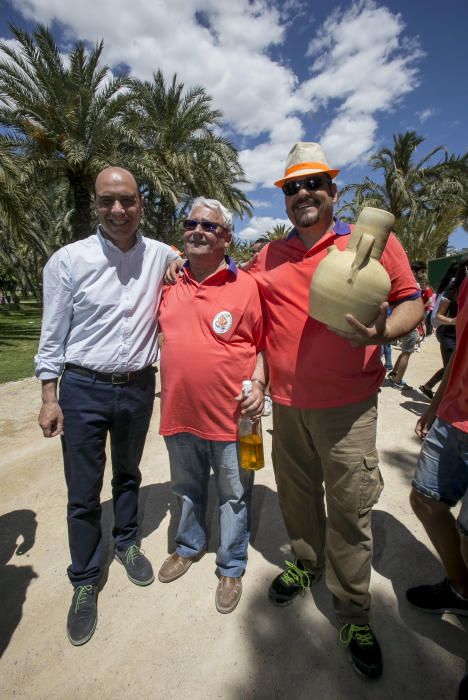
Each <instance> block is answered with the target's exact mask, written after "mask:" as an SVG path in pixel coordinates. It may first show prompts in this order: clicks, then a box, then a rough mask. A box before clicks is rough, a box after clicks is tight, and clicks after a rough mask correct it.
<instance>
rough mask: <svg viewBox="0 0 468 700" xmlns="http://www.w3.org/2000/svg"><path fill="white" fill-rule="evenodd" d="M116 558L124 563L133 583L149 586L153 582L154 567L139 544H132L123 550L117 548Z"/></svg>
mask: <svg viewBox="0 0 468 700" xmlns="http://www.w3.org/2000/svg"><path fill="white" fill-rule="evenodd" d="M115 558H116V559H117V561H119V562H120V563H121V564H122V565H123V567H124V568H125V571H126V572H127V576H128V578H129V579H130V581H131V582H132V583H135V584H136V585H137V586H149V585H150V583H153V581H154V573H153V567H152V566H151V562H150V561H149V560H148V559H147V558H146V557H145V555H144V554H143V552H142V551H141V549H140V548H139V547H138V545H136V544H132V545H130V547H129V548H128V549H126V550H125V551H122V552H120V551H119V550H118V549H116V550H115Z"/></svg>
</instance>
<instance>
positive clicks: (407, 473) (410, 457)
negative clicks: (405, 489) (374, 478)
mask: <svg viewBox="0 0 468 700" xmlns="http://www.w3.org/2000/svg"><path fill="white" fill-rule="evenodd" d="M414 442H415V443H417V446H418V447H420V446H421V445H422V443H421V441H420V440H419V438H417V437H416V435H415V436H414ZM379 456H380V463H381V465H382V467H381V468H382V469H383V475H384V478H385V468H386V467H389V468H392V469H393V468H397V469H399V470H400V471H401V472H402V475H403V476H404V477H405V479H406V480H407V481H408V483H411V481H412V479H413V477H414V472H415V469H416V463H417V459H418V457H417V455H415V454H414V452H408V451H407V450H401V449H400V450H398V449H395V450H379Z"/></svg>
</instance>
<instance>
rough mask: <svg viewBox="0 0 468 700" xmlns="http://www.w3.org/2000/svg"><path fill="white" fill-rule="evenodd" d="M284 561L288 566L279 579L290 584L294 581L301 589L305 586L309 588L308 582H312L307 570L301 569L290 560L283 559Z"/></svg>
mask: <svg viewBox="0 0 468 700" xmlns="http://www.w3.org/2000/svg"><path fill="white" fill-rule="evenodd" d="M284 563H285V564H286V566H287V567H288V568H287V569H286V571H284V573H283V575H282V576H281V580H282V581H284V583H285V584H286V585H288V586H290V585H291V584H294V583H295V584H296V585H298V586H300V587H301V588H302V589H303V590H305V589H306V588H310V584H311V583H312V582H311V580H310V576H309V574H308V573H307V571H303V570H302V569H300V568H299V567H298V566H297V565H296V564H293V563H292V562H291V561H285V562H284Z"/></svg>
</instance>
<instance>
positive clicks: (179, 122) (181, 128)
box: [124, 71, 251, 241]
mask: <svg viewBox="0 0 468 700" xmlns="http://www.w3.org/2000/svg"><path fill="white" fill-rule="evenodd" d="M132 98H133V99H132V101H131V102H130V103H129V104H128V105H127V109H126V114H125V118H124V124H125V125H126V127H127V130H128V131H130V130H132V129H133V130H134V131H135V132H137V133H138V137H139V141H138V144H136V146H133V145H132V146H130V147H129V149H128V154H127V162H128V164H129V166H130V167H131V169H132V171H133V172H135V173H137V174H138V175H139V177H140V179H141V180H142V181H143V182H145V183H146V188H147V189H146V193H145V194H146V199H147V202H148V204H149V206H147V208H146V212H145V223H144V227H145V230H147V231H149V232H150V233H151V232H152V233H153V234H155V235H156V236H157V237H158V238H162V239H163V240H167V241H168V240H171V239H172V237H173V236H174V234H175V228H176V221H177V219H178V218H180V215H183V211H184V208H186V206H187V204H188V201H189V200H190V199H192V198H193V197H196V196H199V195H203V196H205V197H213V198H215V199H218V200H220V201H221V202H223V204H225V206H227V207H228V208H229V209H231V210H232V211H234V212H235V213H236V214H239V215H242V214H244V213H247V214H250V213H251V211H250V204H249V202H248V200H247V198H246V196H245V195H244V193H243V192H242V191H241V190H240V189H239V187H238V186H237V185H238V184H240V183H242V182H243V181H244V171H243V170H242V167H241V166H240V164H239V160H238V154H237V151H236V149H235V148H234V147H233V146H232V145H231V144H230V143H229V141H227V140H226V139H225V138H224V137H223V136H221V134H220V133H219V132H220V124H221V117H222V114H221V112H220V111H219V110H215V109H213V108H212V106H211V97H210V96H209V95H208V94H207V93H206V91H205V89H204V88H203V87H200V86H198V87H195V88H192V89H190V90H187V91H185V92H184V84H183V83H179V82H177V76H176V75H174V76H173V78H172V82H171V83H169V84H166V82H165V80H164V77H163V74H162V73H161V71H158V72H157V73H155V74H154V75H153V81H152V82H149V81H146V82H140V81H133V82H132ZM142 153H143V157H142Z"/></svg>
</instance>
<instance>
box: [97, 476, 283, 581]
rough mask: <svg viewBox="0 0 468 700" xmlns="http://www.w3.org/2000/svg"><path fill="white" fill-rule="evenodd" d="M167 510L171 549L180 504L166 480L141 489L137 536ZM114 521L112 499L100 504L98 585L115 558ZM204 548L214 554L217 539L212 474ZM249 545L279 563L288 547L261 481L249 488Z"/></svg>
mask: <svg viewBox="0 0 468 700" xmlns="http://www.w3.org/2000/svg"><path fill="white" fill-rule="evenodd" d="M168 512H169V516H170V517H169V524H168V528H167V533H166V536H167V551H168V553H171V552H174V551H175V548H176V543H175V536H176V533H177V527H178V523H179V519H180V505H179V502H178V499H177V498H176V496H175V495H174V494H173V493H172V490H171V484H170V482H169V481H167V482H164V483H160V484H150V485H147V486H143V487H142V488H141V489H140V495H139V522H140V528H139V531H140V538H141V539H145V538H147V537H149V536H150V535H151V534H152V533H153V532H155V530H157V529H158V528H159V527H160V525H161V522H162V521H163V520H164V518H165V517H166V514H167V513H168ZM113 521H114V513H113V504H112V499H109V500H107V501H105V502H104V503H103V504H102V516H101V528H102V551H103V562H102V565H101V578H100V583H99V586H100V588H103V587H104V586H105V584H106V582H107V578H108V573H109V566H110V564H111V563H112V560H113V558H114V547H113V542H112V525H113ZM206 531H207V538H208V542H207V551H208V552H211V553H216V551H217V549H218V542H219V528H218V496H217V492H216V485H215V480H214V476H213V475H211V477H210V480H209V485H208V502H207V508H206ZM250 533H251V534H250V544H251V546H253V547H254V548H255V549H257V550H258V551H259V552H260V553H261V554H262V556H263V557H264V558H265V559H266V560H267V561H269V562H271V563H272V564H275V565H277V566H281V565H282V563H283V561H284V557H285V552H287V551H288V550H289V544H288V539H287V534H286V530H285V528H284V525H283V520H282V518H281V513H280V511H279V507H278V499H277V495H276V492H275V491H272V490H271V489H269V488H268V487H266V486H263V485H262V484H260V485H256V486H254V488H253V491H252V502H251V514H250Z"/></svg>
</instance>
